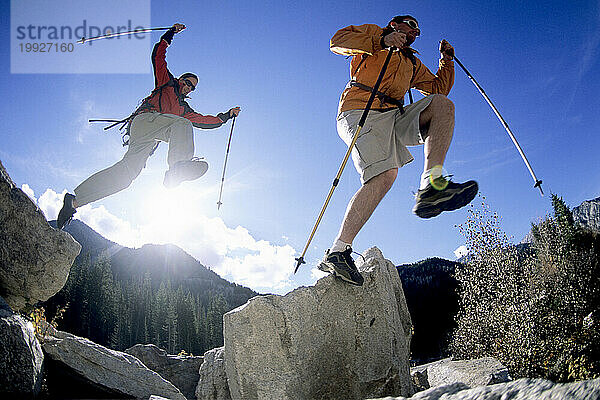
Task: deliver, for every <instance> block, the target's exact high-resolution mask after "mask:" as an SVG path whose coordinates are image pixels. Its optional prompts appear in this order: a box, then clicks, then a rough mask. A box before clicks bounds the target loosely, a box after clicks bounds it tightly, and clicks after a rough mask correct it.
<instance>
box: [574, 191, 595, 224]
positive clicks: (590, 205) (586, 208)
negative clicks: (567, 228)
mask: <svg viewBox="0 0 600 400" xmlns="http://www.w3.org/2000/svg"><path fill="white" fill-rule="evenodd" d="M573 218H574V219H575V222H578V223H580V224H581V225H583V226H585V227H586V228H589V229H593V230H595V231H600V197H598V198H597V199H594V200H587V201H584V202H583V203H581V204H580V205H579V206H577V207H575V208H574V209H573Z"/></svg>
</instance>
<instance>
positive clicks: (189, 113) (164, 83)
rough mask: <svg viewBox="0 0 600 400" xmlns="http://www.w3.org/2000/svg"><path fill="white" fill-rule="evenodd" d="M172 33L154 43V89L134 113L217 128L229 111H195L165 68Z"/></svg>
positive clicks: (169, 31)
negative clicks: (174, 117)
mask: <svg viewBox="0 0 600 400" xmlns="http://www.w3.org/2000/svg"><path fill="white" fill-rule="evenodd" d="M174 33H175V31H174V30H172V29H171V30H168V31H167V32H166V33H165V34H164V35H162V37H161V38H160V41H159V42H158V43H156V44H155V45H154V50H152V67H153V69H154V90H153V91H152V93H151V94H150V96H148V97H146V98H145V99H144V101H143V102H142V105H141V106H140V107H139V108H138V109H137V110H136V112H135V113H134V114H139V113H143V112H148V111H156V112H160V113H166V114H174V115H179V116H181V117H184V118H187V119H189V120H190V121H191V122H192V125H194V126H195V127H196V128H203V129H213V128H218V127H220V126H221V125H223V124H224V123H225V122H227V120H229V118H230V116H229V112H225V113H219V114H217V116H216V117H214V116H212V115H202V114H200V113H197V112H195V111H194V110H193V109H192V107H190V106H189V104H188V103H187V102H186V101H185V98H184V96H183V95H182V94H181V93H180V92H179V83H178V80H177V79H176V78H175V77H173V74H171V72H170V71H169V70H168V68H167V60H166V54H167V47H169V45H170V44H171V40H172V39H173V35H174Z"/></svg>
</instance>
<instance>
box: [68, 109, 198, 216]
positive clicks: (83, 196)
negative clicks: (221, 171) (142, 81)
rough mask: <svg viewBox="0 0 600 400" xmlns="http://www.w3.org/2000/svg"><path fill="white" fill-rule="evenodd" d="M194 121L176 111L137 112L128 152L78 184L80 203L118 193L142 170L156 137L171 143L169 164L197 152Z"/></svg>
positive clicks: (78, 202)
mask: <svg viewBox="0 0 600 400" xmlns="http://www.w3.org/2000/svg"><path fill="white" fill-rule="evenodd" d="M193 129H194V128H193V126H192V123H191V122H190V121H189V120H187V119H185V118H183V117H179V116H177V115H173V114H161V113H157V112H147V113H143V114H139V115H138V116H136V117H135V118H134V119H133V121H132V123H131V127H130V136H129V147H128V149H127V152H126V153H125V155H124V156H123V158H122V159H121V161H119V162H117V163H116V164H114V165H113V166H110V167H108V168H106V169H103V170H102V171H99V172H96V173H95V174H94V175H92V176H90V177H89V178H87V179H86V180H85V181H83V182H82V183H81V184H80V185H79V186H77V187H76V188H75V196H76V199H77V200H76V201H77V205H78V206H83V205H85V204H88V203H91V202H93V201H96V200H100V199H102V198H104V197H107V196H110V195H111V194H114V193H117V192H119V191H121V190H123V189H125V188H127V187H128V186H129V185H131V182H133V180H134V179H135V178H136V177H137V176H138V175H139V174H140V172H142V169H144V167H145V166H146V160H148V157H150V154H152V151H153V150H154V147H155V146H156V144H157V141H162V142H167V143H169V152H168V156H167V163H168V164H169V168H172V167H173V165H174V164H175V163H177V162H179V161H185V160H189V159H191V158H192V157H193V156H194V137H193Z"/></svg>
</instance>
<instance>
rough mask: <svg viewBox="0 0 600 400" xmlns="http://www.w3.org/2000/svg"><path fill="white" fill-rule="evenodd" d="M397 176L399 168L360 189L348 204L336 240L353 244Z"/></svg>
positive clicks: (388, 171) (372, 179)
mask: <svg viewBox="0 0 600 400" xmlns="http://www.w3.org/2000/svg"><path fill="white" fill-rule="evenodd" d="M397 175H398V168H393V169H390V170H387V171H385V172H382V173H381V174H379V175H377V176H375V177H373V178H371V179H370V180H369V181H368V182H366V183H365V184H363V185H362V186H361V187H360V189H358V191H357V192H356V193H355V194H354V196H353V197H352V199H351V200H350V203H349V204H348V208H347V209H346V214H345V215H344V220H343V221H342V226H341V227H340V232H339V233H338V237H337V238H336V240H341V241H342V242H344V243H348V244H351V243H352V241H353V240H354V238H355V237H356V235H357V234H358V232H359V231H360V230H361V228H362V227H363V226H364V225H365V223H366V222H367V221H368V219H369V217H370V216H371V214H373V211H375V208H376V207H377V205H378V204H379V202H380V201H381V199H383V197H384V196H385V194H386V193H387V192H388V191H389V190H390V188H391V187H392V184H393V183H394V180H396V176H397Z"/></svg>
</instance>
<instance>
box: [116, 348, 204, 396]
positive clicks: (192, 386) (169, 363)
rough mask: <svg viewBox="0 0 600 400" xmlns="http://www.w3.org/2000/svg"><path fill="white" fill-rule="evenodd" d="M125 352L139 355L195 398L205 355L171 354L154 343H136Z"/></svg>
mask: <svg viewBox="0 0 600 400" xmlns="http://www.w3.org/2000/svg"><path fill="white" fill-rule="evenodd" d="M125 352H126V353H127V354H131V355H132V356H134V357H137V358H138V359H139V360H140V361H141V362H143V363H144V365H145V366H146V367H148V368H150V369H151V370H152V371H154V372H157V373H158V374H159V375H160V376H162V377H163V378H165V379H166V380H167V381H169V382H171V383H172V384H173V385H175V387H176V388H177V389H179V390H180V391H181V393H182V394H183V395H184V396H185V397H187V398H188V399H194V398H195V391H196V385H197V383H198V380H199V379H200V375H199V374H198V370H199V369H200V365H201V364H202V360H203V357H194V356H176V355H170V354H167V352H166V350H163V349H161V348H159V347H157V346H155V345H153V344H147V345H143V344H136V345H135V346H133V347H131V348H129V349H127V350H125Z"/></svg>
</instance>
